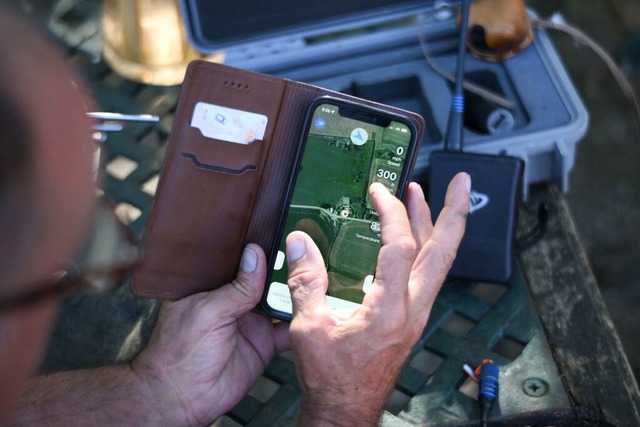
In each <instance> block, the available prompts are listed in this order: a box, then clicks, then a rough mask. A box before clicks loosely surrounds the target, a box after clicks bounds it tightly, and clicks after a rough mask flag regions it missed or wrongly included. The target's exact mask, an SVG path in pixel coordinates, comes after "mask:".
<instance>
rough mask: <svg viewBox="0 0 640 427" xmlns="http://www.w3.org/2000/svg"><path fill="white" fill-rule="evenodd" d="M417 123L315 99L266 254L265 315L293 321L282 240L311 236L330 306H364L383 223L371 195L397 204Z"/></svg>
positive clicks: (350, 104) (353, 105)
mask: <svg viewBox="0 0 640 427" xmlns="http://www.w3.org/2000/svg"><path fill="white" fill-rule="evenodd" d="M417 129H418V128H417V125H416V124H415V123H414V122H413V121H412V120H411V119H410V118H409V117H404V116H402V115H400V114H395V113H390V112H387V111H384V110H381V109H377V108H373V107H370V106H366V105H362V104H358V103H356V102H352V101H345V100H341V99H337V98H333V97H320V98H318V99H316V100H315V101H314V102H313V104H312V105H311V106H310V108H309V111H308V113H307V118H306V121H305V126H304V131H303V134H302V139H301V143H300V148H299V152H298V155H297V159H296V162H295V167H294V171H293V174H292V179H291V181H290V185H289V189H288V191H287V197H286V198H285V200H286V202H285V204H284V207H283V211H282V214H281V216H280V221H279V226H278V233H277V236H276V239H275V242H274V247H273V248H272V250H271V254H272V255H271V257H270V258H271V259H270V260H269V269H268V274H267V284H266V287H265V292H264V294H263V298H262V306H263V308H264V310H265V311H266V312H267V313H268V314H270V315H271V316H274V317H277V318H280V319H286V320H288V319H291V314H292V304H291V295H290V293H289V288H288V286H287V276H288V270H287V260H286V257H285V253H286V251H285V239H286V237H287V235H288V234H289V233H291V232H292V231H294V230H301V231H304V232H306V233H307V234H309V236H310V237H311V238H312V239H313V240H314V242H315V243H316V245H317V246H318V248H319V249H320V252H321V253H322V257H323V259H324V261H325V266H326V269H327V274H328V278H329V287H328V291H327V297H326V298H327V302H328V304H329V306H330V307H332V308H334V309H338V308H343V307H344V308H346V307H353V306H356V305H358V304H361V303H362V300H363V299H364V295H365V294H366V292H367V290H368V288H369V287H370V286H371V284H372V283H373V279H374V274H375V268H376V262H377V259H378V252H379V251H380V247H381V242H380V219H379V216H378V213H377V212H376V211H375V210H374V209H373V206H372V204H371V199H370V197H369V186H370V185H371V183H373V182H380V183H382V184H384V185H385V186H386V187H387V188H388V189H389V190H390V191H391V193H392V194H395V195H396V196H397V197H398V198H401V197H402V195H403V193H404V190H405V188H406V186H407V183H408V178H409V175H410V172H411V169H412V167H413V163H414V159H415V155H416V147H417V144H418V143H417V138H418V130H417Z"/></svg>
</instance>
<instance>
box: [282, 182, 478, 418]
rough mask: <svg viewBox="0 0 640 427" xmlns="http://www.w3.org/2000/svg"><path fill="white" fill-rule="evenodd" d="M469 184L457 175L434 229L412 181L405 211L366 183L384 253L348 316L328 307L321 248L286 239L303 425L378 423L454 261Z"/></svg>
mask: <svg viewBox="0 0 640 427" xmlns="http://www.w3.org/2000/svg"><path fill="white" fill-rule="evenodd" d="M470 184H471V183H470V179H469V176H468V175H467V174H464V173H461V174H458V175H456V176H455V177H454V179H453V180H452V181H451V183H450V184H449V188H448V191H447V196H446V200H445V207H444V209H443V210H442V212H441V214H440V216H439V217H438V219H437V222H436V224H435V226H432V221H431V214H430V212H429V208H428V206H427V204H426V202H425V199H424V194H423V193H422V190H421V188H420V186H419V185H417V184H411V185H410V186H409V189H408V193H407V197H406V210H405V206H403V204H402V202H400V200H398V199H397V198H395V197H393V196H392V195H391V194H390V193H389V192H388V191H387V190H386V188H384V187H383V186H382V185H380V184H373V185H372V186H371V188H370V193H371V199H372V202H373V205H374V208H375V209H376V211H377V212H378V213H379V215H380V223H381V227H382V248H381V250H380V254H379V256H378V264H377V268H376V274H375V280H374V283H373V285H372V287H371V290H370V291H369V292H368V293H367V295H366V296H365V298H364V301H363V303H362V305H361V306H360V307H358V308H357V309H354V310H337V311H332V310H331V309H330V308H329V307H328V306H327V304H326V301H325V292H326V290H327V274H326V270H325V266H324V262H323V259H322V256H321V254H320V252H319V250H318V248H317V247H316V246H315V244H314V243H313V241H312V240H311V239H310V238H309V236H307V235H306V234H304V233H301V232H294V233H291V234H290V235H289V236H288V238H287V259H288V260H289V271H290V274H289V288H290V290H291V296H292V300H293V320H292V322H291V330H290V333H291V344H292V348H293V354H294V358H295V362H296V368H297V372H298V377H299V379H300V384H301V387H302V391H303V399H302V410H301V413H300V422H301V424H304V425H377V423H378V421H379V417H380V414H381V411H382V408H383V406H384V404H385V402H386V399H387V397H388V395H389V393H390V392H391V390H392V388H393V385H394V383H395V380H396V377H397V376H398V374H399V373H400V370H401V368H402V366H403V364H404V362H405V359H406V357H407V355H408V354H409V352H410V351H411V348H412V347H413V346H414V345H415V343H416V342H417V340H418V339H419V338H420V336H421V334H422V330H423V329H424V327H425V325H426V322H427V319H428V317H429V313H430V310H431V307H432V305H433V302H434V300H435V298H436V295H437V293H438V291H439V289H440V286H441V285H442V283H443V281H444V280H445V278H446V275H447V273H448V271H449V269H450V268H451V264H452V263H453V260H454V258H455V255H456V251H457V248H458V246H459V244H460V240H461V239H462V236H463V234H464V229H465V224H466V216H467V214H468V212H469V189H470Z"/></svg>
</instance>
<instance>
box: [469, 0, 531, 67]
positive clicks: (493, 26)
mask: <svg viewBox="0 0 640 427" xmlns="http://www.w3.org/2000/svg"><path fill="white" fill-rule="evenodd" d="M532 41H533V26H532V25H531V20H530V19H529V15H528V14H527V9H526V7H525V5H524V1H523V0H478V1H475V2H473V3H472V4H471V7H470V9H469V36H468V38H467V46H468V47H469V49H470V50H471V52H472V53H473V54H474V55H475V56H477V57H479V58H482V59H485V60H489V61H502V60H503V59H508V58H511V57H512V56H514V55H516V54H517V53H518V52H520V51H522V50H523V49H524V48H526V47H527V46H529V45H530V44H531V42H532Z"/></svg>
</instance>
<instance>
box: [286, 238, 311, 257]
mask: <svg viewBox="0 0 640 427" xmlns="http://www.w3.org/2000/svg"><path fill="white" fill-rule="evenodd" d="M306 252H307V246H306V245H305V244H304V240H302V239H301V238H299V237H293V238H291V239H289V240H288V241H287V258H289V261H297V260H299V259H300V258H302V256H303V255H304V254H305V253H306Z"/></svg>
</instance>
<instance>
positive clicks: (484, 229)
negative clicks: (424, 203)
mask: <svg viewBox="0 0 640 427" xmlns="http://www.w3.org/2000/svg"><path fill="white" fill-rule="evenodd" d="M429 163H430V178H429V196H428V199H429V207H430V208H431V213H432V217H433V218H434V219H435V218H437V216H438V214H439V213H440V211H441V210H442V208H443V206H444V197H445V193H446V190H447V186H448V184H449V181H451V179H452V178H453V177H454V175H455V174H457V173H458V172H467V173H468V174H469V175H470V176H471V194H470V198H471V208H470V213H469V216H468V218H467V228H466V231H465V234H464V237H463V239H462V243H461V244H460V248H459V249H458V254H457V256H456V259H455V261H454V263H453V266H452V268H451V270H450V272H449V276H450V277H452V278H461V279H471V280H476V281H484V282H505V281H507V280H508V279H509V278H510V277H511V273H512V266H513V257H514V253H515V250H514V240H515V228H516V220H517V208H518V200H519V198H520V190H521V180H522V173H523V169H524V162H523V161H522V160H521V159H519V158H517V157H509V156H501V155H485V154H476V153H466V152H459V151H457V152H452V151H442V152H435V153H433V154H431V155H430V158H429Z"/></svg>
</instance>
